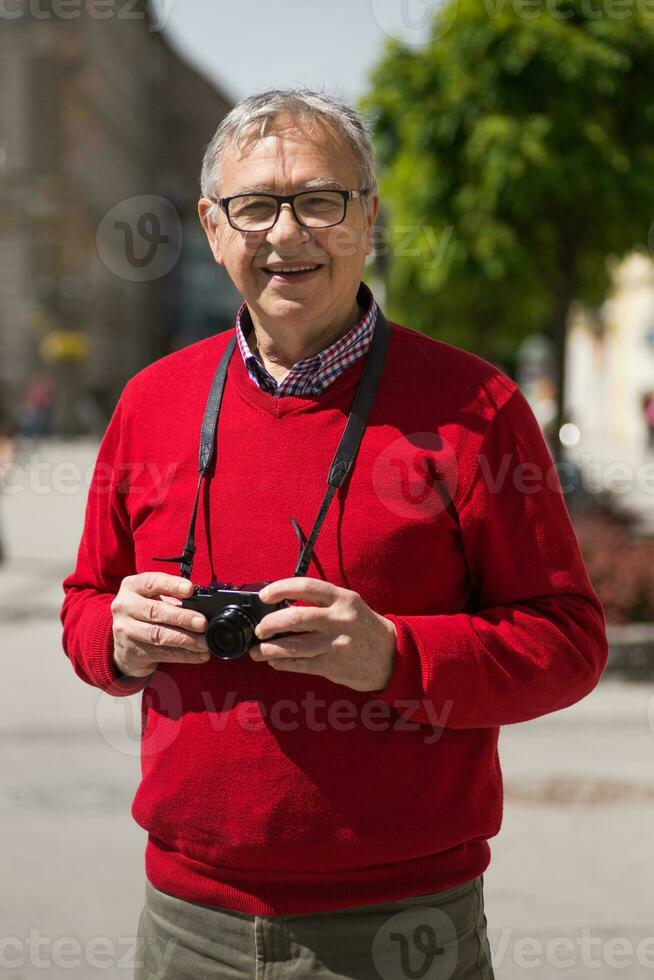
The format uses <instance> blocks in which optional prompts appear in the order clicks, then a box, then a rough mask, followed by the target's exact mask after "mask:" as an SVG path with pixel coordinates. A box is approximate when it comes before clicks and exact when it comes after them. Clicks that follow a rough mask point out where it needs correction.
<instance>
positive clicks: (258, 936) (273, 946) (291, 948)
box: [134, 875, 494, 980]
mask: <svg viewBox="0 0 654 980" xmlns="http://www.w3.org/2000/svg"><path fill="white" fill-rule="evenodd" d="M483 884H484V878H483V875H479V876H478V877H477V878H473V879H472V880H470V881H467V882H465V883H464V884H462V885H456V886H455V887H454V888H448V889H445V890H443V891H440V892H433V893H431V894H428V895H416V896H413V897H411V898H405V899H400V900H399V901H396V902H388V903H382V904H379V905H360V906H355V907H353V908H344V909H336V910H334V911H329V912H320V913H315V914H308V915H274V916H266V915H247V914H245V913H243V912H234V911H231V910H230V909H223V908H217V907H216V906H213V905H204V904H200V903H196V902H186V901H183V900H181V899H179V898H176V897H174V896H173V895H169V894H167V893H166V892H162V891H159V890H158V889H156V888H154V887H153V886H152V885H151V884H150V882H149V881H148V880H147V879H146V883H145V904H144V906H143V909H142V911H141V916H140V918H139V924H138V938H137V948H136V970H135V973H134V980H209V978H212V980H214V978H220V980H287V978H288V980H309V978H311V980H328V978H329V980H341V978H342V980H345V978H348V980H416V978H418V980H494V974H493V968H492V965H491V956H490V948H489V945H488V938H487V935H486V916H485V914H484V898H483Z"/></svg>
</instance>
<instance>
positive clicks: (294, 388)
mask: <svg viewBox="0 0 654 980" xmlns="http://www.w3.org/2000/svg"><path fill="white" fill-rule="evenodd" d="M357 301H358V302H359V304H360V305H361V306H362V307H364V308H365V310H366V312H365V314H364V315H363V317H362V318H361V319H360V320H359V322H358V323H357V324H356V325H355V326H354V327H352V329H351V330H348V332H347V333H346V334H344V335H343V336H342V337H339V338H338V340H335V341H334V343H333V344H330V345H329V347H325V349H324V350H321V351H319V352H318V353H317V354H314V355H313V356H312V357H305V358H303V359H302V360H301V361H296V363H295V364H294V365H293V367H292V368H291V370H290V371H289V372H288V374H287V375H286V376H285V377H284V378H282V380H281V381H280V382H279V383H278V382H277V381H276V380H275V378H273V376H272V375H271V374H270V373H269V372H268V371H267V370H266V368H265V367H264V366H263V364H262V363H261V361H260V360H259V359H258V358H257V357H256V356H255V355H254V354H253V353H252V351H251V350H250V345H249V344H248V342H247V337H248V336H249V335H250V332H251V331H252V330H253V324H252V319H251V317H250V313H249V310H248V308H247V306H246V305H245V303H243V305H242V306H241V308H240V310H239V311H238V314H237V316H236V337H237V340H238V346H239V348H240V351H241V354H242V356H243V360H244V362H245V367H246V368H247V372H248V374H249V375H250V377H251V378H252V380H253V381H254V383H255V384H256V385H258V386H259V388H261V389H262V390H263V391H267V392H269V393H270V394H271V395H276V396H277V397H280V398H281V397H282V396H285V395H300V396H302V395H319V394H320V393H321V392H322V391H324V389H325V388H326V387H327V385H329V384H330V383H331V382H332V381H333V380H334V379H335V378H337V377H338V375H339V374H340V373H341V372H342V371H344V370H345V369H346V368H347V367H349V366H350V364H352V363H353V362H354V361H356V360H357V358H359V357H361V355H362V354H365V353H366V351H367V350H368V347H369V346H370V341H371V339H372V334H373V330H374V326H375V323H376V321H377V309H378V307H377V302H376V300H375V298H374V297H373V295H372V293H371V291H370V289H369V288H368V286H366V284H365V283H363V282H362V283H361V285H360V286H359V292H358V293H357Z"/></svg>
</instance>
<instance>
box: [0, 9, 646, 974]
mask: <svg viewBox="0 0 654 980" xmlns="http://www.w3.org/2000/svg"><path fill="white" fill-rule="evenodd" d="M304 85H306V86H310V87H317V88H322V89H325V90H327V91H329V92H332V93H334V94H337V95H340V96H343V97H345V98H346V99H348V100H349V101H351V102H352V103H353V104H355V105H357V106H358V107H359V108H361V109H363V110H364V111H365V112H366V114H367V116H368V118H369V119H370V121H371V124H372V126H373V129H374V134H375V146H376V150H377V155H378V163H379V174H380V185H381V190H382V209H381V214H380V219H379V222H378V226H377V229H376V249H375V253H374V254H373V255H372V256H371V257H370V261H369V263H368V266H367V269H366V278H367V280H368V281H369V283H370V285H371V286H372V288H373V291H374V292H375V295H376V296H377V298H378V299H379V300H380V301H381V302H382V304H383V305H384V308H385V311H386V313H387V314H388V315H389V316H390V317H391V318H393V319H395V320H397V321H398V322H400V323H404V324H406V325H407V326H409V327H412V328H413V329H418V330H421V331H423V332H425V333H427V334H430V335H431V336H434V337H437V338H439V339H441V340H444V341H446V342H448V343H452V344H456V345H457V346H460V347H463V348H465V349H467V350H470V351H473V352H474V353H476V354H479V355H480V356H482V357H484V358H486V359H487V360H489V361H491V362H492V363H494V364H496V365H497V366H498V367H500V368H501V369H502V370H503V371H505V372H506V373H507V374H508V375H510V376H511V377H512V378H514V379H515V380H516V381H517V383H518V384H519V385H520V387H521V389H522V391H523V392H524V394H525V395H526V397H527V398H528V400H529V402H530V404H531V405H532V408H533V410H534V412H535V414H536V417H537V418H538V420H539V423H540V424H541V427H542V429H543V433H544V435H545V437H546V439H547V441H548V444H549V446H550V450H551V452H552V456H553V458H554V460H555V461H556V463H557V467H558V472H559V476H560V479H561V483H562V486H563V490H564V494H565V499H566V501H567V504H568V508H569V511H570V514H571V517H572V520H573V523H574V527H575V531H576V533H577V537H578V540H579V543H580V546H581V548H582V551H583V553H584V557H585V559H586V562H587V566H588V569H589V573H590V575H591V579H592V581H593V584H594V586H595V588H596V590H597V592H598V594H599V595H600V598H601V599H602V601H603V603H604V608H605V611H606V617H607V623H608V628H609V637H610V645H611V652H610V659H609V665H608V667H607V670H606V673H605V675H604V677H603V679H602V680H601V682H600V684H599V685H598V687H597V688H596V689H595V691H593V692H592V694H591V695H590V696H589V697H588V698H586V699H584V701H582V702H581V703H579V704H578V705H574V706H573V707H571V708H569V709H566V710H565V711H561V712H554V713H552V714H550V715H547V716H545V717H543V718H540V719H537V720H535V721H533V722H529V723H527V724H523V725H513V726H506V727H505V728H503V729H502V732H501V736H500V753H501V758H502V762H503V771H504V777H505V816H504V825H503V828H502V831H501V833H500V834H499V835H498V837H496V838H495V839H493V840H492V841H491V847H492V852H493V858H492V863H491V866H490V868H489V869H488V871H487V873H486V874H485V886H486V904H487V908H486V913H487V918H488V932H489V938H490V942H491V948H492V951H493V956H494V962H495V971H496V976H497V977H498V980H502V978H506V980H508V978H514V977H522V976H524V975H530V976H531V977H535V978H539V980H540V978H550V977H555V976H556V977H558V976H560V975H561V974H562V973H565V975H566V976H567V977H586V976H590V975H592V976H594V977H601V978H604V977H613V976H614V975H615V973H616V971H619V972H620V975H621V976H623V977H629V978H631V977H633V978H642V977H644V976H649V975H651V974H652V973H653V972H654V885H652V878H653V872H654V867H653V860H652V859H653V851H652V845H651V827H652V819H653V818H654V767H653V765H652V758H653V751H652V750H653V747H654V99H653V98H652V92H654V6H653V5H652V4H650V3H648V2H647V0H633V2H631V0H543V2H541V0H448V2H446V3H443V2H435V0H355V2H354V3H346V2H345V0H331V2H330V3H329V4H328V3H326V2H322V3H321V2H314V3H313V4H307V3H306V2H300V0H282V2H281V3H279V4H276V5H271V4H266V3H264V2H263V0H249V2H248V3H247V4H240V5H239V4H236V3H228V2H226V0H158V2H156V3H152V4H149V5H148V4H146V3H145V2H144V0H0V624H1V639H0V645H1V653H2V662H3V668H4V670H3V673H4V684H3V695H2V699H3V700H2V704H3V711H2V715H1V717H0V727H1V729H2V732H1V734H2V738H1V740H0V754H1V757H2V770H1V771H2V775H3V778H2V784H1V786H0V832H1V833H0V836H1V839H2V841H3V846H2V869H3V885H4V887H3V888H2V891H1V892H0V975H2V976H5V975H6V976H10V977H14V978H23V980H26V978H32V977H37V976H42V975H43V971H44V970H47V972H48V974H49V975H51V976H53V977H54V978H58V977H64V976H71V974H72V975H74V976H79V977H84V978H87V977H89V976H93V975H95V973H96V971H102V972H103V974H104V976H105V977H111V978H117V977H127V976H131V971H132V968H133V964H132V961H131V960H130V955H132V956H133V949H131V946H130V944H131V943H133V937H134V936H135V931H136V925H137V919H138V914H139V911H140V908H141V905H142V899H143V882H144V868H143V850H144V847H145V834H144V832H143V831H142V830H141V828H140V827H139V826H138V825H137V824H135V823H134V821H133V820H132V818H131V816H130V813H129V807H130V803H131V799H132V796H133V793H134V791H135V788H136V785H137V783H138V779H139V775H140V771H139V731H140V729H139V724H140V722H139V717H140V708H139V704H140V695H137V696H133V697H131V698H123V699H113V698H109V697H107V696H106V695H104V694H101V692H99V691H98V690H96V689H94V688H91V687H89V686H86V685H84V684H83V683H82V682H81V681H80V680H79V679H78V678H77V677H76V676H75V675H74V673H73V671H72V668H71V666H70V664H68V662H67V660H66V657H65V654H64V653H63V651H62V649H61V639H60V626H59V621H58V612H59V607H60V605H61V601H62V598H63V594H62V591H61V580H62V579H63V577H64V576H65V575H66V574H68V572H69V571H70V570H71V568H72V566H73V563H74V560H75V554H76V550H77V545H78V542H79V535H80V533H81V528H82V521H83V516H84V506H85V501H86V493H87V490H88V484H89V480H90V476H91V472H92V467H93V463H94V459H95V454H96V452H97V448H98V444H99V439H100V438H101V436H102V433H103V431H104V428H105V426H106V424H107V421H108V419H109V417H110V414H111V412H112V410H113V407H114V405H115V402H116V400H117V398H118V396H119V394H120V392H121V390H122V387H123V385H124V384H125V382H126V381H127V379H128V378H129V377H131V376H132V375H133V374H135V373H136V372H137V371H138V370H139V369H140V368H141V367H143V366H145V365H146V364H148V363H149V362H151V361H153V360H155V359H157V358H159V357H161V356H163V355H165V354H167V353H169V352H170V351H172V350H175V349H177V348H179V347H182V346H184V345H186V344H190V343H193V342H195V341H196V340H199V339H201V338H202V337H206V336H209V335H211V334H213V333H216V332H218V331H222V330H225V329H229V328H231V327H232V326H233V321H234V314H235V312H236V310H237V308H238V305H239V302H240V299H239V297H238V295H237V294H236V292H235V290H234V289H233V287H232V285H231V283H230V281H229V279H228V278H227V276H226V274H225V273H224V271H223V270H222V268H220V267H218V266H217V265H216V264H215V263H214V261H213V259H212V256H211V254H210V252H209V249H208V246H207V244H206V240H205V237H204V232H203V231H202V228H201V226H200V224H199V221H198V218H197V211H196V206H197V199H198V196H199V183H198V180H199V171H200V164H201V160H202V154H203V149H204V146H205V145H206V143H207V142H208V141H209V139H210V137H211V136H212V134H213V132H214V130H215V129H216V127H217V125H218V123H219V122H220V120H221V119H222V117H223V116H224V115H225V113H226V112H228V111H229V109H230V108H231V106H233V105H234V103H235V102H236V101H237V100H238V99H239V98H240V97H242V96H244V95H248V94H252V93H255V92H258V91H263V90H265V89H268V88H272V87H287V86H304ZM177 397H179V406H180V410H183V394H182V393H180V394H179V396H177V394H176V393H175V392H171V398H172V399H175V398H177ZM509 546H510V543H507V547H509ZM130 950H131V952H130Z"/></svg>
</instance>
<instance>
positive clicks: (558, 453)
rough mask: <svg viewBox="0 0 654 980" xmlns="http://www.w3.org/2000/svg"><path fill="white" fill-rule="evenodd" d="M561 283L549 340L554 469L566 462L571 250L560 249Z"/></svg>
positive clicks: (573, 290) (573, 280)
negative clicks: (553, 402)
mask: <svg viewBox="0 0 654 980" xmlns="http://www.w3.org/2000/svg"><path fill="white" fill-rule="evenodd" d="M561 252H562V260H563V263H564V266H563V268H562V269H561V279H560V281H559V286H558V289H557V290H556V293H555V296H554V310H553V317H552V340H553V342H554V381H555V384H556V416H555V418H554V432H553V436H552V447H551V448H552V456H553V458H554V462H555V463H556V465H557V466H559V465H560V464H561V463H563V462H565V447H564V446H563V445H562V443H561V440H560V439H559V432H560V431H561V426H562V425H563V423H564V422H565V421H566V416H567V413H566V404H565V383H566V340H567V335H568V318H569V315H570V307H571V305H572V301H573V300H574V299H575V293H576V289H577V262H576V255H575V253H574V250H573V249H571V248H570V247H567V248H566V247H565V246H563V244H562V246H561Z"/></svg>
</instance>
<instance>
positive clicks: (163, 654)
mask: <svg viewBox="0 0 654 980" xmlns="http://www.w3.org/2000/svg"><path fill="white" fill-rule="evenodd" d="M192 591H193V586H192V584H191V582H189V580H188V579H186V578H182V577H181V576H178V575H166V574H165V573H163V572H143V573H141V574H140V575H128V576H127V577H126V578H124V579H123V581H122V583H121V586H120V591H119V592H118V595H117V596H116V598H115V599H114V601H113V602H112V603H111V612H112V615H113V635H114V661H115V663H116V666H117V667H118V669H119V670H120V671H122V673H123V674H126V675H127V676H128V677H147V676H148V674H152V673H153V672H154V671H155V670H156V669H157V666H158V664H159V663H168V664H170V663H179V664H201V663H206V662H207V660H210V659H211V654H210V653H209V647H208V646H207V643H206V640H205V636H204V634H205V631H206V628H207V620H206V617H205V616H202V615H201V614H200V613H197V612H194V611H193V610H192V609H182V608H181V606H179V605H175V604H173V603H172V602H163V601H161V599H160V596H162V595H168V596H173V597H175V598H177V599H186V598H188V597H189V596H190V594H191V592H192Z"/></svg>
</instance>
